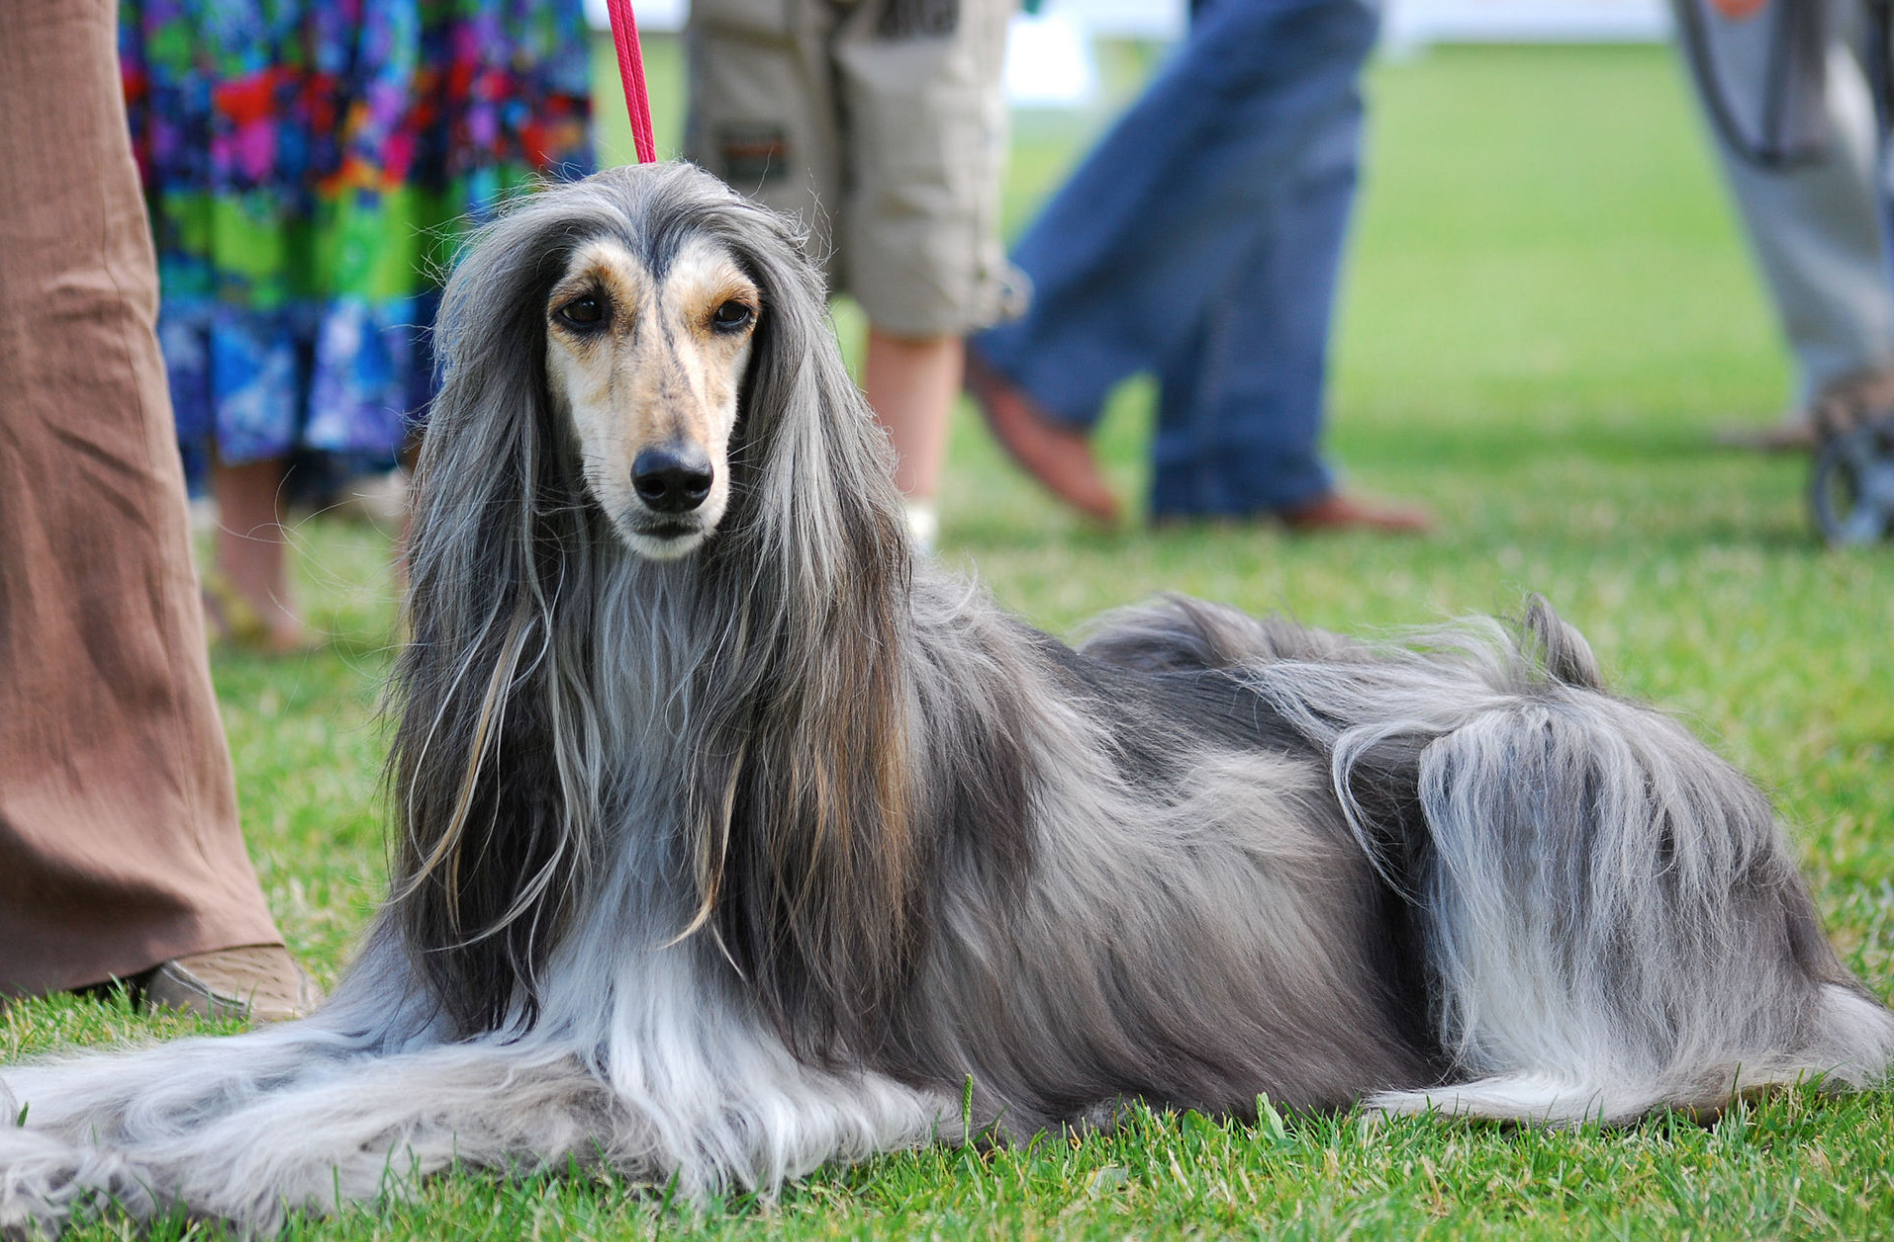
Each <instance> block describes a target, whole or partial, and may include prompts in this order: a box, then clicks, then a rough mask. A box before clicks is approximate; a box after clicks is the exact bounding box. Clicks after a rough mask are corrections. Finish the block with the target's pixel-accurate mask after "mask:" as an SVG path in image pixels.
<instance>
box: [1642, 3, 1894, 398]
mask: <svg viewBox="0 0 1894 1242" xmlns="http://www.w3.org/2000/svg"><path fill="white" fill-rule="evenodd" d="M1778 2H1782V0H1778ZM1689 4H1695V5H1698V6H1699V16H1700V17H1701V19H1702V29H1703V30H1704V32H1705V35H1706V36H1707V41H1708V45H1709V51H1710V53H1711V55H1712V57H1713V58H1714V60H1715V64H1716V66H1717V69H1718V71H1719V77H1720V81H1719V82H1711V81H1709V80H1708V79H1707V77H1706V75H1705V73H1704V67H1703V66H1702V65H1700V64H1698V63H1696V62H1695V61H1694V60H1693V61H1691V69H1692V75H1691V77H1692V81H1693V83H1694V84H1695V85H1696V87H1697V94H1698V98H1699V100H1700V101H1701V102H1704V103H1705V106H1706V110H1707V108H1708V101H1707V100H1706V99H1705V96H1706V93H1707V92H1709V91H1711V90H1717V89H1721V91H1722V93H1723V96H1724V98H1725V99H1726V101H1727V103H1728V104H1729V105H1730V106H1731V107H1732V109H1733V110H1734V111H1735V112H1736V114H1737V119H1738V121H1739V123H1740V124H1743V125H1745V126H1751V125H1754V124H1756V123H1757V119H1758V113H1759V112H1760V110H1761V108H1762V106H1763V100H1764V99H1765V97H1766V95H1767V88H1766V80H1767V75H1768V73H1769V69H1770V64H1771V59H1772V56H1771V44H1770V35H1771V31H1772V25H1773V23H1772V20H1771V18H1772V13H1773V5H1765V6H1763V8H1762V10H1760V11H1759V12H1758V13H1757V14H1756V15H1755V16H1753V17H1751V18H1749V19H1747V20H1743V21H1730V20H1728V19H1725V18H1721V17H1717V16H1714V15H1713V11H1712V9H1711V6H1710V5H1709V4H1708V2H1707V0H1673V5H1674V7H1676V8H1678V9H1679V10H1680V11H1679V21H1680V24H1681V22H1682V21H1683V20H1684V18H1685V16H1686V15H1685V14H1684V13H1682V12H1681V9H1682V6H1684V5H1689ZM1856 7H1857V6H1854V5H1844V6H1839V7H1838V11H1837V12H1838V16H1841V17H1842V18H1843V19H1844V20H1843V22H1842V23H1841V26H1840V30H1839V33H1838V38H1837V40H1836V42H1835V43H1834V44H1833V45H1832V46H1831V47H1830V49H1829V55H1828V58H1827V62H1826V67H1827V80H1826V85H1825V96H1824V102H1825V104H1826V110H1827V122H1828V126H1827V128H1828V139H1827V143H1826V145H1825V147H1824V149H1823V151H1822V153H1821V155H1820V156H1819V158H1815V159H1813V160H1809V161H1807V162H1803V163H1797V164H1793V165H1790V166H1787V167H1779V168H1765V167H1761V166H1758V165H1757V164H1756V163H1754V162H1752V161H1751V160H1748V159H1745V158H1744V157H1743V155H1742V154H1741V153H1740V152H1738V151H1737V150H1736V149H1735V148H1734V147H1732V146H1731V144H1730V143H1729V141H1728V139H1727V138H1726V136H1725V135H1724V134H1723V132H1722V131H1721V130H1720V129H1718V128H1717V127H1716V126H1714V125H1710V126H1708V128H1709V129H1710V130H1711V133H1712V136H1713V139H1714V144H1715V147H1716V151H1717V155H1718V157H1719V160H1720V162H1721V164H1722V168H1723V174H1724V177H1725V179H1726V180H1727V181H1728V183H1729V186H1730V189H1731V191H1732V193H1733V194H1734V197H1735V199H1736V205H1737V208H1738V210H1739V211H1740V212H1741V215H1742V219H1743V226H1744V232H1745V234H1746V235H1747V237H1748V239H1749V243H1750V247H1751V250H1752V252H1753V253H1754V255H1755V257H1756V262H1757V265H1758V266H1759V267H1760V268H1761V269H1762V273H1763V277H1764V279H1765V280H1766V282H1767V284H1768V287H1769V293H1770V299H1771V302H1772V303H1773V305H1774V307H1775V311H1776V315H1777V318H1778V321H1779V322H1780V323H1781V326H1782V331H1783V335H1784V337H1785V338H1786V339H1787V341H1788V344H1789V348H1790V350H1791V351H1792V352H1793V353H1794V355H1795V361H1796V377H1795V383H1796V391H1795V393H1794V394H1793V397H1792V404H1793V405H1794V406H1795V407H1796V408H1804V407H1806V406H1807V405H1808V403H1809V402H1810V401H1811V400H1812V399H1813V397H1814V396H1815V395H1816V394H1817V393H1818V392H1820V391H1821V390H1822V389H1824V388H1825V387H1827V386H1829V385H1831V384H1833V383H1835V382H1836V381H1838V380H1842V379H1845V378H1847V377H1849V376H1852V375H1856V374H1859V373H1862V372H1865V371H1871V370H1882V369H1886V368H1888V367H1889V366H1894V296H1890V292H1889V285H1888V275H1887V272H1888V269H1887V266H1886V265H1885V264H1884V262H1883V258H1882V256H1883V243H1882V238H1881V232H1880V223H1879V219H1878V216H1877V210H1876V201H1877V198H1876V177H1875V167H1876V134H1875V120H1874V107H1873V103H1872V100H1871V98H1870V94H1869V88H1868V84H1867V78H1866V75H1865V73H1864V69H1863V65H1862V61H1861V59H1860V42H1861V39H1862V37H1863V34H1862V32H1861V31H1860V30H1859V29H1858V28H1859V26H1860V20H1859V13H1858V12H1856Z"/></svg>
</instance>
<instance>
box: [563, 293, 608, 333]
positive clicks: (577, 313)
mask: <svg viewBox="0 0 1894 1242" xmlns="http://www.w3.org/2000/svg"><path fill="white" fill-rule="evenodd" d="M559 318H561V319H563V320H565V321H566V322H567V323H569V324H571V325H572V326H573V327H575V328H590V327H593V326H594V325H596V324H597V323H598V322H599V321H600V320H602V319H604V318H605V307H604V304H603V303H601V302H600V301H599V300H598V299H597V298H595V297H593V296H592V295H591V294H589V293H588V294H587V295H586V296H584V297H582V298H573V299H572V300H571V301H570V302H567V303H566V304H565V305H564V306H561V307H560V308H559Z"/></svg>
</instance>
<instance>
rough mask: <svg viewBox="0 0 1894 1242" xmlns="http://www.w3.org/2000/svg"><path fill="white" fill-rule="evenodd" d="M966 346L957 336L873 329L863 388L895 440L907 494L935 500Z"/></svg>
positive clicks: (897, 480)
mask: <svg viewBox="0 0 1894 1242" xmlns="http://www.w3.org/2000/svg"><path fill="white" fill-rule="evenodd" d="M964 356H965V350H964V347H963V345H962V342H961V338H960V337H957V336H932V337H923V338H920V339H918V340H916V339H912V338H908V337H900V336H892V335H890V334H888V333H886V332H882V331H881V330H879V329H877V328H875V327H873V326H872V325H871V326H870V327H869V329H868V355H867V357H866V358H865V359H864V360H863V365H862V393H863V395H865V396H866V397H867V398H868V404H869V406H870V407H872V408H873V409H874V411H875V417H876V418H878V419H880V420H881V425H882V426H883V427H886V428H887V429H888V438H889V439H890V440H892V441H893V443H894V451H895V457H896V459H897V460H896V462H895V468H894V484H895V486H896V487H898V488H900V489H901V494H902V495H904V496H907V497H909V498H910V499H913V500H918V501H923V502H926V501H931V500H932V499H933V498H934V494H935V492H937V491H938V490H939V488H940V469H941V463H942V461H943V460H944V459H945V457H946V455H947V420H948V417H949V416H950V415H951V414H952V413H953V408H954V401H955V400H956V399H957V398H958V397H959V396H960V369H961V361H962V359H963V357H964Z"/></svg>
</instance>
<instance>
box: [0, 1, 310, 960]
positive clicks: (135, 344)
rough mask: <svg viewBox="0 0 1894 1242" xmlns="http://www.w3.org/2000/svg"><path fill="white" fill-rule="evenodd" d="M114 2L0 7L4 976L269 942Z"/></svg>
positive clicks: (277, 941)
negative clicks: (162, 324)
mask: <svg viewBox="0 0 1894 1242" xmlns="http://www.w3.org/2000/svg"><path fill="white" fill-rule="evenodd" d="M115 42H116V12H115V6H114V5H113V4H112V3H111V2H110V0H10V2H9V3H7V4H4V5H0V167H4V168H5V169H6V170H7V173H6V176H4V177H0V375H3V376H5V377H6V382H5V384H4V385H0V442H4V443H5V445H6V449H5V451H3V452H0V530H4V531H5V532H6V538H5V539H4V540H0V601H4V603H3V604H0V773H4V774H5V775H4V779H0V946H5V947H4V950H3V951H0V995H22V994H32V993H38V992H45V991H51V990H55V989H59V988H68V987H75V986H79V985H83V984H90V983H97V982H101V981H103V980H105V979H108V978H111V977H119V978H126V977H130V976H133V975H136V974H138V973H140V972H142V971H145V970H147V969H149V968H151V967H153V966H156V965H158V964H159V963H162V962H166V961H167V959H176V958H183V957H187V956H191V955H202V954H213V955H214V954H215V951H218V950H225V949H229V948H231V947H233V946H243V945H267V946H275V947H274V948H273V950H272V952H273V954H274V956H272V957H270V958H269V961H270V963H272V965H271V967H270V969H284V970H287V971H288V972H290V975H291V977H292V978H293V967H292V966H290V964H289V961H288V957H287V955H286V954H284V953H283V951H282V949H281V948H280V946H281V944H282V937H281V936H280V935H279V934H278V933H277V930H276V927H275V925H274V923H273V922H272V921H271V918H270V914H269V911H268V909H267V908H266V907H265V905H264V902H263V894H262V892H261V891H260V889H259V888H258V885H257V879H256V874H255V872H254V871H253V870H252V869H251V866H250V861H249V859H248V857H247V856H246V854H245V852H244V842H243V836H242V833H241V831H240V830H239V827H238V823H237V809H236V791H235V789H234V787H233V784H232V781H231V771H230V756H229V752H228V750H227V749H226V748H225V744H224V737H223V731H222V727H221V725H220V723H219V721H218V717H217V705H216V699H215V697H214V695H213V693H212V690H211V683H210V671H209V666H208V662H207V659H206V655H205V647H204V623H203V616H202V611H201V609H200V606H199V603H198V595H197V583H196V579H195V576H194V574H193V572H192V567H191V556H190V546H189V534H188V520H187V517H186V512H185V500H184V485H183V475H182V470H181V467H180V464H179V458H178V449H177V443H176V437H175V432H174V429H173V426H172V419H171V407H170V404H169V402H168V400H167V398H166V394H165V377H164V368H163V364H162V362H161V360H160V358H159V354H158V345H157V340H156V338H155V336H154V335H153V327H152V325H153V320H154V316H155V313H156V303H157V275H156V270H155V266H154V260H153V256H152V249H151V239H150V233H149V230H148V227H147V225H146V221H145V208H144V203H143V201H142V199H141V196H140V194H139V190H138V176H137V171H136V169H135V168H134V166H133V164H132V156H131V147H130V141H129V135H128V131H127V127H126V119H125V107H124V102H123V96H122V95H121V93H120V86H119V81H118V74H117V62H116V59H115Z"/></svg>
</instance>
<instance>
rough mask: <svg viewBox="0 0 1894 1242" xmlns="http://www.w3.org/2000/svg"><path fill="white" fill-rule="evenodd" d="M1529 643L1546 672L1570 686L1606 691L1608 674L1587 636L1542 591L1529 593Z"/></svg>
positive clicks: (1525, 630)
mask: <svg viewBox="0 0 1894 1242" xmlns="http://www.w3.org/2000/svg"><path fill="white" fill-rule="evenodd" d="M1519 626H1520V630H1521V631H1522V634H1523V637H1524V639H1525V643H1526V645H1527V647H1528V649H1530V650H1531V651H1532V653H1533V654H1534V655H1536V656H1537V657H1538V663H1539V666H1540V667H1541V668H1543V669H1544V670H1545V675H1546V676H1547V677H1550V678H1551V679H1552V680H1554V681H1557V682H1560V683H1562V684H1564V685H1567V686H1578V687H1582V688H1584V689H1587V690H1603V689H1604V688H1605V678H1604V674H1603V673H1601V672H1600V671H1599V669H1598V657H1597V656H1595V655H1593V654H1592V649H1591V644H1590V643H1588V642H1586V641H1585V636H1584V635H1583V634H1580V633H1579V632H1578V630H1577V629H1576V628H1575V627H1573V626H1571V625H1569V624H1568V623H1567V622H1566V621H1565V620H1564V618H1562V617H1560V616H1559V614H1558V611H1557V610H1556V609H1554V608H1553V607H1552V605H1551V604H1550V603H1548V602H1547V601H1546V598H1545V596H1543V595H1540V594H1539V593H1538V592H1536V591H1535V592H1533V593H1532V594H1530V595H1528V596H1526V609H1525V615H1524V616H1523V617H1521V618H1520V622H1519Z"/></svg>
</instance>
